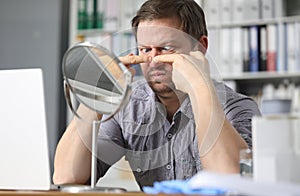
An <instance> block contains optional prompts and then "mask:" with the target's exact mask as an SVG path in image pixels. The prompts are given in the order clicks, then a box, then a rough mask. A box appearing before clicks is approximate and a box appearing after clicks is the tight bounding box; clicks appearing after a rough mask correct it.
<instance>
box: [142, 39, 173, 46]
mask: <svg viewBox="0 0 300 196" xmlns="http://www.w3.org/2000/svg"><path fill="white" fill-rule="evenodd" d="M177 43H178V41H176V40H168V41H166V42H162V43H158V44H156V45H146V44H138V45H137V46H138V47H162V46H176V45H177Z"/></svg>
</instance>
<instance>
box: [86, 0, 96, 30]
mask: <svg viewBox="0 0 300 196" xmlns="http://www.w3.org/2000/svg"><path fill="white" fill-rule="evenodd" d="M86 1H87V6H86V7H87V20H86V29H93V28H94V20H95V18H94V0H86Z"/></svg>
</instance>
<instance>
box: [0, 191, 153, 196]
mask: <svg viewBox="0 0 300 196" xmlns="http://www.w3.org/2000/svg"><path fill="white" fill-rule="evenodd" d="M2 195H10V196H13V195H16V196H29V195H35V196H38V195H41V196H93V195H98V196H146V195H147V194H145V193H143V192H125V193H105V192H85V193H69V192H61V191H0V196H2Z"/></svg>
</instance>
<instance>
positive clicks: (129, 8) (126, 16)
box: [119, 0, 136, 31]
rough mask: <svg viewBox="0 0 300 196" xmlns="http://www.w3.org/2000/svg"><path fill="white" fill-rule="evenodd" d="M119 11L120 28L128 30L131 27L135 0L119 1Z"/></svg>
mask: <svg viewBox="0 0 300 196" xmlns="http://www.w3.org/2000/svg"><path fill="white" fill-rule="evenodd" d="M120 3H121V7H122V9H120V13H121V17H120V18H121V27H119V29H121V30H127V31H128V30H129V29H130V28H131V19H132V17H133V16H134V14H135V6H134V4H135V3H136V0H126V1H121V2H120Z"/></svg>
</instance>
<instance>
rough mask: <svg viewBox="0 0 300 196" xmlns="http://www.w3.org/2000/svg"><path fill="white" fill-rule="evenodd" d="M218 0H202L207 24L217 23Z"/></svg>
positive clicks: (218, 12)
mask: <svg viewBox="0 0 300 196" xmlns="http://www.w3.org/2000/svg"><path fill="white" fill-rule="evenodd" d="M219 3H220V2H219V0H209V1H204V12H205V15H206V21H207V24H209V25H214V24H219V22H220V13H221V7H220V5H219Z"/></svg>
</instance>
